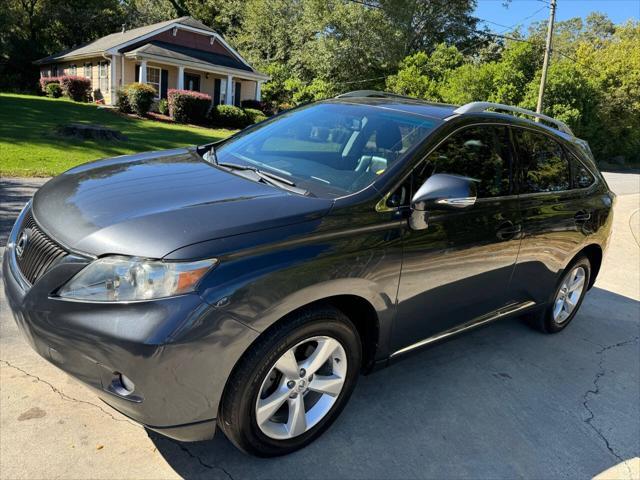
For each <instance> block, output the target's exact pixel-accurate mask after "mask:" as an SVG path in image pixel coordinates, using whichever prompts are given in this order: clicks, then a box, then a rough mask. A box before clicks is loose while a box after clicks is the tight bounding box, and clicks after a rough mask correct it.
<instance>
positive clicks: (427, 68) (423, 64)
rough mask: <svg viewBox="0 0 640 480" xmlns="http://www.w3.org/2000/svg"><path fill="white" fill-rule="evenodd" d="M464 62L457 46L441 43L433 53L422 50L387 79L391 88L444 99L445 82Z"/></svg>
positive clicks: (430, 97) (426, 97)
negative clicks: (428, 53)
mask: <svg viewBox="0 0 640 480" xmlns="http://www.w3.org/2000/svg"><path fill="white" fill-rule="evenodd" d="M463 61H464V57H463V56H462V54H461V53H460V52H459V51H458V49H457V48H456V47H453V46H451V47H447V46H446V45H445V44H444V43H441V44H440V45H438V46H437V47H436V49H435V50H434V52H433V53H432V54H431V55H427V54H426V53H425V52H418V53H415V54H413V55H409V56H408V57H406V58H405V59H404V60H402V62H400V68H399V70H398V73H397V74H396V75H391V76H390V77H389V78H388V79H387V88H389V90H391V91H392V92H395V93H399V94H401V95H409V96H412V97H418V98H424V99H426V100H431V101H442V95H441V92H440V88H441V83H442V82H443V81H444V79H445V77H446V76H447V75H448V74H449V73H450V72H451V71H452V70H454V69H456V68H458V67H460V66H461V65H462V63H463Z"/></svg>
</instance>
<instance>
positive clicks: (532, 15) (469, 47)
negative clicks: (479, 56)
mask: <svg viewBox="0 0 640 480" xmlns="http://www.w3.org/2000/svg"><path fill="white" fill-rule="evenodd" d="M545 8H549V7H548V6H546V5H545V6H544V7H542V8H539V9H538V10H536V11H535V12H533V13H531V14H530V15H527V16H526V17H524V18H523V19H521V20H518V21H517V22H516V23H514V24H513V25H510V26H508V27H507V28H506V29H505V30H502V31H500V32H498V33H489V32H485V31H482V30H475V29H473V31H474V32H475V33H478V34H480V35H487V36H492V37H497V38H504V39H506V40H515V41H523V40H521V39H517V38H508V37H504V36H501V35H502V34H503V33H505V32H507V31H509V30H512V29H513V28H515V27H517V26H518V25H520V24H521V23H523V22H526V21H527V20H529V19H530V18H533V17H535V16H536V15H537V14H538V13H540V12H542V11H543V10H544V9H545ZM476 18H478V17H476ZM478 20H480V21H481V22H490V23H495V22H491V21H490V20H485V19H483V18H478ZM484 41H485V39H483V40H480V41H478V42H474V43H472V44H471V45H468V46H467V47H465V48H463V49H462V50H460V53H464V52H466V51H467V50H469V49H471V48H474V47H477V46H478V45H480V44H481V43H483V42H484ZM530 43H533V42H530Z"/></svg>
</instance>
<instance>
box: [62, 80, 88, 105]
mask: <svg viewBox="0 0 640 480" xmlns="http://www.w3.org/2000/svg"><path fill="white" fill-rule="evenodd" d="M60 86H61V87H62V93H64V94H65V95H66V96H68V97H69V98H71V99H72V100H74V101H76V102H87V101H89V99H90V98H91V80H89V79H88V78H86V77H78V76H75V75H63V76H62V77H60Z"/></svg>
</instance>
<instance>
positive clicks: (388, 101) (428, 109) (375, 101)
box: [324, 95, 457, 120]
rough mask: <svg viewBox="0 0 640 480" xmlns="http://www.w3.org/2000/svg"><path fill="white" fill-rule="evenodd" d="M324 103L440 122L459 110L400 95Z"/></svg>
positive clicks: (346, 98) (444, 104)
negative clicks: (366, 108)
mask: <svg viewBox="0 0 640 480" xmlns="http://www.w3.org/2000/svg"><path fill="white" fill-rule="evenodd" d="M324 103H344V104H352V105H353V104H355V105H367V106H371V107H383V108H390V109H393V110H398V111H401V112H406V113H413V114H415V115H423V116H427V117H431V118H437V119H440V120H444V119H445V118H447V117H450V116H451V115H453V114H454V113H453V111H454V110H455V109H456V108H457V106H456V105H448V104H446V103H431V102H426V101H424V100H420V99H417V98H410V97H401V96H399V95H397V96H396V95H390V96H388V97H373V96H340V97H336V98H333V99H330V100H325V101H324Z"/></svg>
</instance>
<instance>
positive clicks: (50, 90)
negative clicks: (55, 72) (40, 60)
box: [45, 83, 62, 98]
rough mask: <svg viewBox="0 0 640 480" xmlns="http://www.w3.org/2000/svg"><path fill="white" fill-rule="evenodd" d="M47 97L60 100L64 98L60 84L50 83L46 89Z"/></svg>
mask: <svg viewBox="0 0 640 480" xmlns="http://www.w3.org/2000/svg"><path fill="white" fill-rule="evenodd" d="M45 90H46V92H47V97H51V98H60V97H61V96H62V87H60V84H59V83H48V84H47V86H46V87H45Z"/></svg>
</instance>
